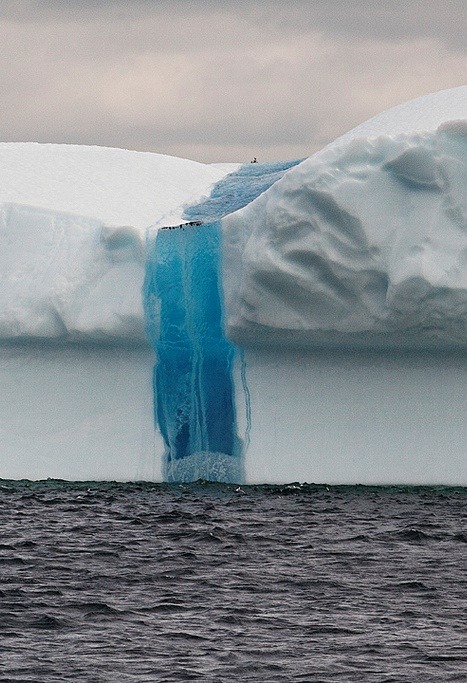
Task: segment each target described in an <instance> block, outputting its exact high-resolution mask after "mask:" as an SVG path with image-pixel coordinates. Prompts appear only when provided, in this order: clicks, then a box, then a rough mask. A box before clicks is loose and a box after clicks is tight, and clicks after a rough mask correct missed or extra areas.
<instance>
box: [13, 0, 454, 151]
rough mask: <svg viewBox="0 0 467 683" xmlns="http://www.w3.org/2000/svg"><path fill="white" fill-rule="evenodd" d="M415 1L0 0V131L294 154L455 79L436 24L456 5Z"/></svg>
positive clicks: (442, 25)
mask: <svg viewBox="0 0 467 683" xmlns="http://www.w3.org/2000/svg"><path fill="white" fill-rule="evenodd" d="M426 4H427V3H426V1H425V2H424V3H423V4H422V3H421V2H419V1H418V0H407V2H405V3H402V2H399V0H393V1H392V3H391V5H390V8H391V12H389V11H388V10H386V9H384V7H379V6H378V4H377V3H373V2H369V1H368V2H363V0H351V1H350V0H345V2H343V1H341V0H334V1H333V0H326V1H323V2H321V1H317V0H315V1H313V0H309V1H308V0H307V2H302V0H295V1H294V2H293V3H289V5H288V6H287V7H286V6H285V4H284V3H283V2H281V3H279V2H272V1H271V0H264V2H261V1H258V2H246V1H243V0H236V2H230V1H229V2H226V1H223V0H216V1H215V2H214V0H211V1H209V0H197V1H196V2H195V1H194V0H193V1H191V2H190V1H185V0H178V1H176V0H160V1H157V2H156V1H155V0H154V1H151V2H150V1H149V0H148V1H144V0H133V1H132V2H128V0H125V2H123V1H122V2H121V1H120V0H108V1H101V2H99V1H98V0H73V1H71V0H60V1H58V0H57V1H55V2H54V1H52V0H41V1H39V0H37V1H33V0H29V1H27V0H23V1H22V0H15V1H14V2H9V1H8V0H2V3H1V5H0V88H1V90H2V109H3V111H2V118H1V126H2V128H1V136H2V138H3V139H4V140H6V139H10V140H31V139H33V140H37V141H43V142H45V141H56V142H75V143H81V144H101V145H109V146H121V147H129V148H134V149H143V150H152V151H158V152H164V153H169V154H176V155H178V156H187V157H190V156H191V157H193V155H195V156H194V157H193V158H197V159H199V160H201V161H219V160H221V161H223V160H233V161H236V160H244V159H245V155H246V154H249V150H250V149H251V148H253V147H254V151H255V154H256V155H257V156H258V157H260V158H262V159H263V160H265V159H267V158H271V159H272V158H287V157H290V158H293V157H300V156H304V155H306V154H309V153H312V152H313V151H315V150H316V149H317V148H319V147H321V146H322V145H324V144H325V143H326V142H329V141H330V140H332V139H333V138H334V137H336V136H337V135H339V134H341V133H343V132H345V131H346V130H348V129H349V128H351V127H353V126H354V125H356V124H358V123H360V122H361V121H363V120H364V119H365V118H368V117H369V116H371V115H374V114H376V113H378V111H381V110H382V109H385V108H387V107H388V106H392V105H394V104H397V103H398V102H401V101H404V100H406V99H410V98H411V97H416V96H418V95H421V94H423V93H424V92H429V91H433V90H438V89H442V88H447V87H453V86H455V85H460V84H461V83H462V82H463V80H464V78H465V58H464V56H463V54H462V51H461V49H460V47H459V45H455V44H454V43H453V42H452V41H451V42H450V41H448V40H447V36H448V33H449V30H450V29H451V30H452V34H453V35H454V34H455V35H458V34H459V32H460V31H461V29H460V28H459V26H461V24H462V22H460V21H459V20H458V15H459V12H461V13H462V12H464V13H465V10H463V9H462V7H463V6H462V7H461V3H458V2H455V1H454V0H452V1H451V2H450V0H446V4H443V8H445V7H446V6H448V7H451V9H452V11H451V12H449V11H448V12H446V16H445V15H444V14H443V12H442V11H441V5H439V7H438V4H437V3H434V4H435V5H436V6H435V7H434V8H433V11H431V9H430V12H428V11H427V9H426ZM368 7H371V12H369V11H367V14H366V15H365V13H364V11H363V10H364V9H368ZM456 8H457V10H456ZM454 10H456V11H457V12H458V14H457V15H456V12H455V11H454ZM2 17H3V18H2ZM456 17H457V18H456ZM462 25H463V24H462ZM456 31H457V33H456Z"/></svg>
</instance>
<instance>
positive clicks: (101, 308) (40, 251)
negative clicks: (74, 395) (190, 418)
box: [0, 143, 229, 343]
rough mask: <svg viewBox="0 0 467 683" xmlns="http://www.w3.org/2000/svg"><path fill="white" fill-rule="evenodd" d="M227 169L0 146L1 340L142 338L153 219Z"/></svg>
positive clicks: (156, 158)
mask: <svg viewBox="0 0 467 683" xmlns="http://www.w3.org/2000/svg"><path fill="white" fill-rule="evenodd" d="M228 172H229V169H217V168H215V167H213V166H210V165H206V164H200V163H198V162H195V161H190V160H187V159H178V158H175V157H169V156H165V155H162V154H151V153H143V152H131V151H127V150H122V149H108V148H103V147H80V146H77V145H53V144H37V143H0V339H2V338H3V339H24V338H42V339H58V340H67V341H81V342H84V341H88V342H89V341H90V342H95V341H97V342H100V343H105V342H107V341H110V342H112V343H114V342H124V343H134V342H136V343H144V341H145V335H144V321H143V307H142V301H141V287H142V283H143V279H144V263H145V249H144V247H145V238H146V229H147V228H148V227H149V226H153V225H156V226H161V225H164V224H166V221H167V222H168V223H169V224H174V223H178V222H180V221H181V220H182V214H183V209H184V207H185V205H187V204H191V203H193V202H196V201H198V200H199V199H201V198H202V197H204V196H206V195H208V194H209V192H210V189H211V187H212V185H213V184H214V183H216V182H217V181H218V180H220V179H221V178H222V177H223V176H224V175H225V174H226V173H228Z"/></svg>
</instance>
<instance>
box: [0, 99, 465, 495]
mask: <svg viewBox="0 0 467 683" xmlns="http://www.w3.org/2000/svg"><path fill="white" fill-rule="evenodd" d="M0 161H1V167H2V169H3V170H2V174H1V177H0V244H1V249H0V280H1V288H0V381H1V383H2V388H3V391H2V393H1V398H0V435H1V452H0V477H4V478H32V479H39V478H46V477H58V478H65V479H81V480H83V479H120V480H134V479H156V480H158V479H161V478H164V479H166V480H169V481H183V480H193V479H197V478H210V479H215V480H221V481H225V480H227V481H235V482H241V481H247V482H251V483H253V482H283V481H292V480H300V481H309V482H310V481H314V482H327V483H343V484H355V483H362V484H365V483H366V484H401V483H404V484H456V485H465V484H467V457H466V456H467V452H466V451H467V421H466V419H465V418H466V415H467V398H466V393H465V385H466V380H467V354H466V351H467V206H466V193H465V189H466V187H467V88H466V87H461V88H454V89H451V90H447V91H442V92H439V93H434V94H431V95H427V96H425V97H422V98H418V99H417V100H413V101H411V102H408V103H405V104H403V105H400V106H399V107H395V108H393V109H391V110H388V111H386V112H383V113H382V114H380V115H379V116H377V117H375V118H374V119H371V120H370V121H368V122H366V123H363V124H362V125H361V126H358V127H357V128H356V129H354V130H352V131H350V132H349V133H346V134H345V135H344V136H342V137H341V138H338V139H337V140H336V141H334V142H333V143H331V144H330V145H328V146H327V147H325V148H324V149H323V150H321V151H320V152H318V153H317V154H315V155H313V156H312V157H310V158H308V159H305V160H298V161H292V162H288V163H281V164H279V163H274V164H273V163H271V164H244V165H239V164H217V165H216V164H213V165H207V164H199V163H197V162H193V161H188V160H183V159H175V158H173V157H166V156H164V155H157V154H149V153H139V152H129V151H126V150H115V149H105V148H99V147H94V148H91V147H79V146H73V145H39V144H35V143H0Z"/></svg>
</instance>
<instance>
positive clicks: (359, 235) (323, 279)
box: [223, 87, 467, 349]
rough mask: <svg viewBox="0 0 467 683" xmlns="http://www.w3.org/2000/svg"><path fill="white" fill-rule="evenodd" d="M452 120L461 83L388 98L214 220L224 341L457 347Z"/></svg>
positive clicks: (466, 97) (465, 317) (465, 311)
mask: <svg viewBox="0 0 467 683" xmlns="http://www.w3.org/2000/svg"><path fill="white" fill-rule="evenodd" d="M462 117H463V118H462ZM465 119H467V87H463V88H455V89H453V90H449V91H444V92H441V93H435V94H434V95H428V96H426V97H423V98H419V99H418V100H414V101H413V102H411V103H406V104H404V105H402V106H401V107H396V108H394V109H392V110H389V111H387V112H384V113H383V114H382V115H380V116H379V117H375V118H374V119H372V120H371V121H369V122H367V123H365V124H362V125H361V126H359V127H358V128H356V129H355V130H354V131H350V132H349V133H347V134H346V135H345V136H343V137H342V138H339V139H338V140H337V141H336V142H335V143H333V144H331V145H329V146H328V147H327V148H325V149H324V150H322V151H321V152H319V153H318V154H316V155H315V156H313V157H310V158H309V159H307V160H306V161H304V162H303V163H302V164H300V165H299V166H297V167H295V168H294V169H292V170H291V171H289V172H288V173H287V174H286V175H285V176H284V177H283V178H282V179H281V180H280V181H279V182H277V183H275V184H274V185H273V186H272V187H271V188H270V189H269V190H268V191H267V192H265V193H264V194H263V195H261V196H260V197H259V198H258V199H256V200H255V201H254V202H252V203H251V204H249V205H248V206H247V207H245V208H244V209H242V210H240V211H238V212H236V213H234V214H232V215H230V216H228V217H226V218H225V219H224V220H223V231H224V244H225V247H224V290H225V299H226V323H227V331H228V335H229V336H230V338H231V339H232V340H234V341H235V342H237V343H239V344H240V345H243V346H247V347H248V346H264V345H267V346H271V347H281V348H283V347H284V345H290V346H303V347H314V346H326V347H333V346H337V347H339V346H350V347H367V346H372V347H377V348H387V347H394V348H399V349H400V348H418V349H428V348H434V349H440V348H464V347H466V346H467V203H466V193H465V190H466V187H467V121H466V120H465Z"/></svg>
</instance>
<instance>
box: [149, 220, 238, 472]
mask: <svg viewBox="0 0 467 683" xmlns="http://www.w3.org/2000/svg"><path fill="white" fill-rule="evenodd" d="M220 241H221V228H220V222H219V221H215V222H212V223H207V224H204V225H193V226H187V227H184V228H183V227H177V228H174V229H169V230H167V229H166V230H159V231H158V232H157V234H156V235H155V236H154V237H151V238H150V240H149V245H148V260H147V264H146V281H145V292H144V301H145V308H146V310H145V314H146V325H147V334H148V337H149V339H150V341H151V343H152V345H153V346H154V348H155V350H156V354H157V364H156V366H155V368H154V377H153V383H154V396H155V401H154V403H155V419H156V421H157V424H158V425H159V429H160V431H161V434H162V437H163V439H164V442H165V447H166V453H165V458H164V465H163V476H164V479H165V480H166V481H169V482H170V481H172V482H174V481H193V480H196V479H199V478H203V479H209V480H211V481H226V482H242V481H243V480H244V458H243V450H242V442H241V439H239V437H238V435H237V421H236V411H235V390H234V383H233V364H234V360H235V354H236V350H235V347H234V346H233V345H232V344H231V343H230V342H229V341H228V340H227V339H226V338H225V336H224V332H223V304H222V298H221V292H220V286H221V285H220V282H219V278H220V273H219V260H220V248H221V245H220Z"/></svg>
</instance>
